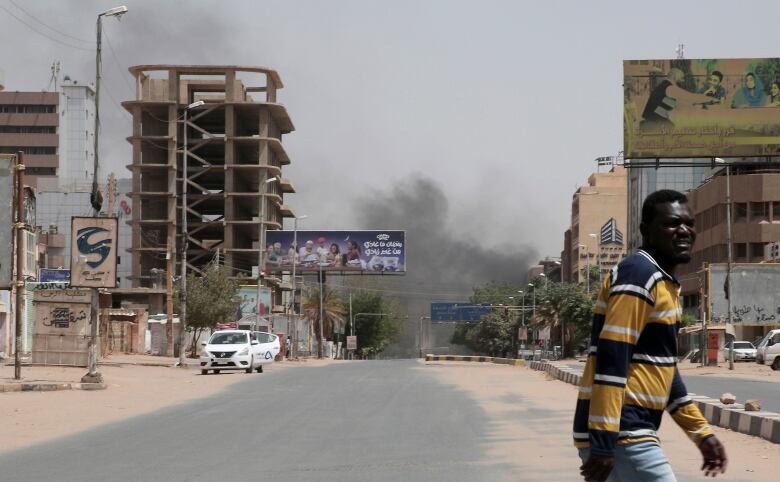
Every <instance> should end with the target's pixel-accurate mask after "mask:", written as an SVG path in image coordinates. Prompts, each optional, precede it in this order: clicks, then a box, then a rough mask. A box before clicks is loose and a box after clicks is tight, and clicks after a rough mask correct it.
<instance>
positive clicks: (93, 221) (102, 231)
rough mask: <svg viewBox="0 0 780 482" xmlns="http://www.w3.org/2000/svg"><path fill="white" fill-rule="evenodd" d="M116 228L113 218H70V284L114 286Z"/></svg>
mask: <svg viewBox="0 0 780 482" xmlns="http://www.w3.org/2000/svg"><path fill="white" fill-rule="evenodd" d="M117 230H118V223H117V219H116V218H91V217H77V216H74V217H73V218H72V220H71V228H70V233H71V234H70V236H71V239H70V266H71V273H70V285H71V286H73V287H79V288H116V251H117Z"/></svg>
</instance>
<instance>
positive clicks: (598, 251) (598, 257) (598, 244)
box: [588, 233, 601, 286]
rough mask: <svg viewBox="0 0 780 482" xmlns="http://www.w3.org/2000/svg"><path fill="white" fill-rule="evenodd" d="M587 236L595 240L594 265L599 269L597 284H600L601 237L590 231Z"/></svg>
mask: <svg viewBox="0 0 780 482" xmlns="http://www.w3.org/2000/svg"><path fill="white" fill-rule="evenodd" d="M588 236H590V237H591V238H593V239H595V240H596V267H597V268H598V269H599V286H601V239H599V236H598V234H595V233H590V234H589V235H588Z"/></svg>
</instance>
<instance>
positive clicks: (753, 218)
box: [750, 202, 769, 223]
mask: <svg viewBox="0 0 780 482" xmlns="http://www.w3.org/2000/svg"><path fill="white" fill-rule="evenodd" d="M761 221H764V222H768V221H769V203H766V202H757V203H755V202H752V203H750V222H751V223H760V222H761Z"/></svg>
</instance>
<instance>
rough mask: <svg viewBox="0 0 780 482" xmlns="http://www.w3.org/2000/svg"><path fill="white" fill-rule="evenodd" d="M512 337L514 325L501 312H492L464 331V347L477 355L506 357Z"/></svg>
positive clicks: (510, 348)
mask: <svg viewBox="0 0 780 482" xmlns="http://www.w3.org/2000/svg"><path fill="white" fill-rule="evenodd" d="M461 326H467V325H461ZM514 336H515V330H514V323H513V322H512V321H511V320H510V319H509V317H508V316H505V315H504V314H503V313H501V312H497V311H493V312H492V313H489V314H487V315H485V316H483V317H482V318H481V319H480V320H479V323H477V324H476V325H473V326H471V327H470V328H468V329H467V330H466V333H465V341H466V346H468V347H469V348H471V349H472V350H474V351H476V352H477V353H483V354H486V355H489V356H506V355H507V353H509V352H510V351H511V350H512V338H513V337H514ZM454 338H455V336H454V335H453V339H454Z"/></svg>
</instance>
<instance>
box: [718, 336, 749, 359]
mask: <svg viewBox="0 0 780 482" xmlns="http://www.w3.org/2000/svg"><path fill="white" fill-rule="evenodd" d="M732 343H733V344H734V361H741V360H755V359H756V347H755V346H753V344H752V343H750V342H749V341H734V342H731V341H730V342H728V343H726V346H724V347H723V357H724V358H725V359H726V360H729V359H730V357H731V354H730V353H729V352H730V351H731V345H732Z"/></svg>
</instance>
